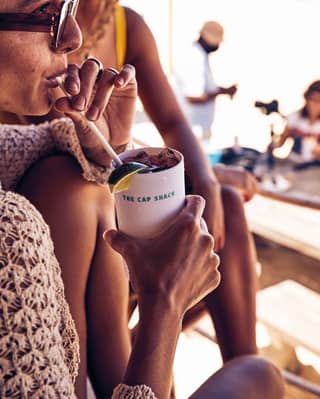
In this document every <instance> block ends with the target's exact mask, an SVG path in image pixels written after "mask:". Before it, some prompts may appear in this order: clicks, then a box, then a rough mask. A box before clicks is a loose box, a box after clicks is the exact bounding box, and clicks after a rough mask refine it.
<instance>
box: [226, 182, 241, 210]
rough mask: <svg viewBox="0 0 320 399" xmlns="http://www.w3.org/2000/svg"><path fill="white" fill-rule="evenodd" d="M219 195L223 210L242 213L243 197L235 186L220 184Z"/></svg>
mask: <svg viewBox="0 0 320 399" xmlns="http://www.w3.org/2000/svg"><path fill="white" fill-rule="evenodd" d="M221 196H222V201H223V205H224V208H225V212H231V213H240V214H241V215H242V214H244V205H243V199H242V197H241V195H240V194H239V192H238V191H237V190H236V189H235V188H233V187H231V186H228V185H222V186H221Z"/></svg>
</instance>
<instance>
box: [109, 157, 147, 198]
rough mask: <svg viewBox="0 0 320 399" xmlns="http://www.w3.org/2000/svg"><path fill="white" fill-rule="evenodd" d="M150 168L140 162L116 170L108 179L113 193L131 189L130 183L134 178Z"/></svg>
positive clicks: (126, 164)
mask: <svg viewBox="0 0 320 399" xmlns="http://www.w3.org/2000/svg"><path fill="white" fill-rule="evenodd" d="M147 168H148V166H147V165H145V164H142V163H139V162H128V163H124V164H122V165H120V166H118V167H117V168H115V169H114V170H113V171H112V172H111V174H110V176H109V179H108V183H109V185H110V188H111V192H113V193H119V192H120V191H124V190H127V189H128V188H129V187H130V182H131V179H132V178H133V176H134V175H135V174H136V173H138V172H140V171H141V170H143V169H147Z"/></svg>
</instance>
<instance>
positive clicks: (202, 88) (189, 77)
mask: <svg viewBox="0 0 320 399" xmlns="http://www.w3.org/2000/svg"><path fill="white" fill-rule="evenodd" d="M176 80H177V82H176V83H177V90H178V93H177V96H178V101H179V102H180V105H181V106H182V109H183V110H184V112H185V114H186V116H187V118H188V120H189V122H190V124H191V125H192V127H193V128H200V129H201V130H202V132H201V133H203V132H205V131H208V130H210V128H211V125H212V122H213V117H214V100H212V101H208V102H207V103H202V104H191V103H189V102H188V101H187V100H186V98H185V97H200V96H202V95H203V94H205V93H212V92H214V91H215V90H216V89H217V85H216V84H215V82H214V80H213V75H212V70H211V67H210V64H209V57H208V54H207V53H206V51H205V50H204V49H203V47H202V46H201V45H200V44H199V43H198V42H195V43H193V44H192V46H191V48H189V49H188V50H186V51H185V55H184V57H183V60H180V62H179V64H178V67H177V70H176Z"/></svg>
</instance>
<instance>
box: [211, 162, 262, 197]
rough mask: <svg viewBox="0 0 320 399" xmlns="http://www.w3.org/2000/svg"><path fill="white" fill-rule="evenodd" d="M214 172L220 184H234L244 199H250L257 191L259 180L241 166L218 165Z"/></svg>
mask: <svg viewBox="0 0 320 399" xmlns="http://www.w3.org/2000/svg"><path fill="white" fill-rule="evenodd" d="M213 169H214V173H215V175H216V177H217V179H218V180H219V183H220V184H227V185H229V186H233V187H235V188H236V189H238V190H239V191H240V193H241V194H242V196H243V199H244V201H250V200H251V198H252V197H253V196H254V194H255V193H256V192H257V180H256V178H255V177H254V176H253V174H251V173H249V172H247V171H246V170H245V169H244V168H242V167H240V166H224V165H218V166H215V167H214V168H213Z"/></svg>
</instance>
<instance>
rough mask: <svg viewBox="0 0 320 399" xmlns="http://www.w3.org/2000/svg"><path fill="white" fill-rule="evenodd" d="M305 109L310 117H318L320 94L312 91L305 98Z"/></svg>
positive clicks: (319, 112) (319, 113)
mask: <svg viewBox="0 0 320 399" xmlns="http://www.w3.org/2000/svg"><path fill="white" fill-rule="evenodd" d="M306 107H307V109H308V113H309V115H310V116H312V117H316V118H318V117H319V115H320V92H318V91H314V92H312V93H310V94H309V95H308V96H307V98H306Z"/></svg>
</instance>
